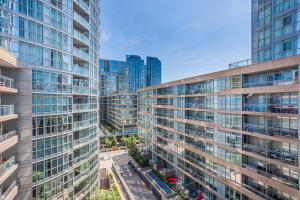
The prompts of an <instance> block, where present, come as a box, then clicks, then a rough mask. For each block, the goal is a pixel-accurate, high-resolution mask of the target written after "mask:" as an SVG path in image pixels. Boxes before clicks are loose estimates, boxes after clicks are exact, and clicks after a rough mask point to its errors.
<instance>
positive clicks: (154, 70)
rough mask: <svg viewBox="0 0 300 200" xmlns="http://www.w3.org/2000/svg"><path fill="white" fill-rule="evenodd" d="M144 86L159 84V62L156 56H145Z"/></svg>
mask: <svg viewBox="0 0 300 200" xmlns="http://www.w3.org/2000/svg"><path fill="white" fill-rule="evenodd" d="M146 59H147V63H146V86H153V85H159V84H161V62H160V60H159V59H158V58H155V57H150V56H147V58H146Z"/></svg>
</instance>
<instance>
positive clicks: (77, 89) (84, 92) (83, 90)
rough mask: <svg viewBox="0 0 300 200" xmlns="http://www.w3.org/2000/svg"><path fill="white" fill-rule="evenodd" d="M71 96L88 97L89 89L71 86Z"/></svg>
mask: <svg viewBox="0 0 300 200" xmlns="http://www.w3.org/2000/svg"><path fill="white" fill-rule="evenodd" d="M72 87H73V94H78V95H89V94H90V88H89V87H85V86H76V85H73V86H72Z"/></svg>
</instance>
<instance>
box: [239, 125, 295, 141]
mask: <svg viewBox="0 0 300 200" xmlns="http://www.w3.org/2000/svg"><path fill="white" fill-rule="evenodd" d="M243 131H248V132H253V133H259V134H263V135H269V136H276V137H283V138H289V139H297V138H298V130H297V129H290V128H283V127H266V126H264V125H259V124H246V123H244V124H243Z"/></svg>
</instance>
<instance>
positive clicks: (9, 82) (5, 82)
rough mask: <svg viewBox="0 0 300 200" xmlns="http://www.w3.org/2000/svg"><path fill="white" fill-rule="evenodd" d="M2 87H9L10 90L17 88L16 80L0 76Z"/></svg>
mask: <svg viewBox="0 0 300 200" xmlns="http://www.w3.org/2000/svg"><path fill="white" fill-rule="evenodd" d="M0 86H4V87H8V88H16V85H15V80H14V79H12V78H8V77H5V76H2V75H0Z"/></svg>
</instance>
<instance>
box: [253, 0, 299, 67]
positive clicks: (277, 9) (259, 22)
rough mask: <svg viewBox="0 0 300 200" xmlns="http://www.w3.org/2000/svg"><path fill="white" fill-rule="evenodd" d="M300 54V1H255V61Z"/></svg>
mask: <svg viewBox="0 0 300 200" xmlns="http://www.w3.org/2000/svg"><path fill="white" fill-rule="evenodd" d="M298 54H300V1H299V0H252V61H253V63H257V62H262V61H268V60H274V59H279V58H284V57H289V56H294V55H298Z"/></svg>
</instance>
